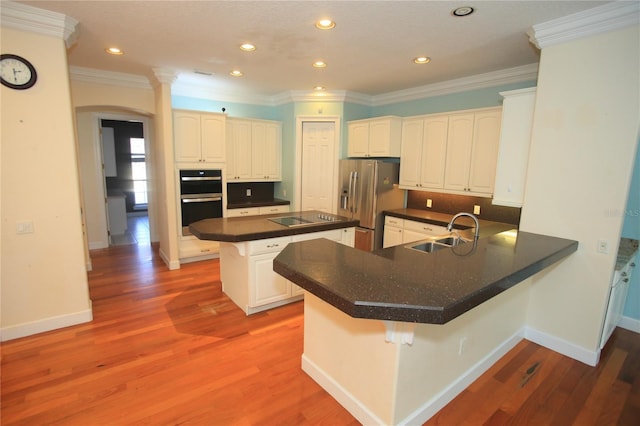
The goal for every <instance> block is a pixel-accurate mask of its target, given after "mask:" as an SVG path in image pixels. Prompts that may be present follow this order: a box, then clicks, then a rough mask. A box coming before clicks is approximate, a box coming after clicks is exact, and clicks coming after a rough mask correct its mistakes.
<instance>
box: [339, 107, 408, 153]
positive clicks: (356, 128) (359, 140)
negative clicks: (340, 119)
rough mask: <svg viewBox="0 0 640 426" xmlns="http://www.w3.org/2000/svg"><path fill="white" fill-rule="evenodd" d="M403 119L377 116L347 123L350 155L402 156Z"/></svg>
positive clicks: (348, 151)
mask: <svg viewBox="0 0 640 426" xmlns="http://www.w3.org/2000/svg"><path fill="white" fill-rule="evenodd" d="M401 134H402V119H401V118H400V117H392V116H387V117H377V118H371V119H366V120H356V121H350V122H348V123H347V135H348V136H347V141H348V142H347V143H348V148H347V155H348V156H349V157H400V140H401Z"/></svg>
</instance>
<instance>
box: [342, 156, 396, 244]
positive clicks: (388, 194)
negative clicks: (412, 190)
mask: <svg viewBox="0 0 640 426" xmlns="http://www.w3.org/2000/svg"><path fill="white" fill-rule="evenodd" d="M399 172H400V164H398V163H392V162H385V161H382V160H349V159H348V160H340V180H339V185H340V186H339V188H338V190H339V194H340V195H339V196H340V199H339V201H338V214H339V215H340V216H347V217H349V218H353V219H357V220H359V221H360V227H359V228H356V248H359V249H361V250H367V251H371V250H375V249H379V248H381V247H382V233H383V226H384V217H383V215H382V212H383V211H384V210H393V209H401V208H403V207H404V202H405V201H404V198H405V191H404V190H401V189H399V188H398V175H399Z"/></svg>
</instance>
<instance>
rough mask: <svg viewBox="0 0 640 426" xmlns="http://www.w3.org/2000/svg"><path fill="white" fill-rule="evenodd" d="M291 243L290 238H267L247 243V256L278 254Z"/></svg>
mask: <svg viewBox="0 0 640 426" xmlns="http://www.w3.org/2000/svg"><path fill="white" fill-rule="evenodd" d="M290 242H291V237H280V238H269V239H266V240H257V241H251V242H249V254H250V255H253V254H261V253H272V252H279V251H280V250H282V249H283V248H285V247H286V245H287V244H289V243H290Z"/></svg>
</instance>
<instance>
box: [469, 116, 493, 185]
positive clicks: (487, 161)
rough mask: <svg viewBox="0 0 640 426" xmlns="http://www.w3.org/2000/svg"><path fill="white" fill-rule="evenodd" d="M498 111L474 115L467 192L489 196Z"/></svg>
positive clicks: (491, 183)
mask: <svg viewBox="0 0 640 426" xmlns="http://www.w3.org/2000/svg"><path fill="white" fill-rule="evenodd" d="M500 117H501V114H500V110H499V109H496V110H492V111H486V112H480V113H477V114H475V119H474V123H473V145H472V148H471V166H470V169H469V190H470V191H471V192H482V193H485V194H491V193H492V192H493V185H494V183H495V178H496V165H497V161H498V146H499V144H500Z"/></svg>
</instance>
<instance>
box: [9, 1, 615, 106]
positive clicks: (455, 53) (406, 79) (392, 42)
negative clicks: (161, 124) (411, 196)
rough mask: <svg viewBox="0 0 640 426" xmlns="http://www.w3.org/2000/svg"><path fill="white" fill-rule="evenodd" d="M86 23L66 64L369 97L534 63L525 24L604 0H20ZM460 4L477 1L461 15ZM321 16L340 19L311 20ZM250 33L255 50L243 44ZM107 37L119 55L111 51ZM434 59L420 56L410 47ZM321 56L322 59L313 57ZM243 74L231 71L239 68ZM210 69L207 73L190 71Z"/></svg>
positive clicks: (258, 89)
mask: <svg viewBox="0 0 640 426" xmlns="http://www.w3.org/2000/svg"><path fill="white" fill-rule="evenodd" d="M20 3H25V4H28V5H31V6H35V7H39V8H42V9H47V10H50V11H55V12H60V13H63V14H65V15H67V16H70V17H72V18H74V19H75V20H77V21H78V22H79V24H78V27H77V31H78V39H77V42H76V43H75V44H74V45H73V46H72V47H71V48H70V50H69V64H70V65H72V66H77V67H85V68H93V69H99V70H105V71H116V72H121V73H128V74H136V75H143V76H147V77H152V76H153V71H152V70H153V69H154V68H161V69H165V70H169V71H174V72H177V73H178V75H179V76H180V78H182V79H187V80H191V81H193V82H196V83H198V84H202V85H203V86H206V87H210V88H214V89H217V90H220V92H221V93H222V92H224V93H236V94H243V95H256V96H274V95H278V94H280V93H283V92H286V91H292V90H295V91H311V90H312V89H313V87H315V86H318V85H320V86H323V87H325V88H326V89H327V90H328V91H333V90H336V91H337V90H348V91H352V92H357V93H361V94H365V95H369V96H374V95H380V94H385V93H391V92H395V91H399V90H405V89H409V88H414V87H420V86H425V85H429V84H434V83H438V82H442V81H447V80H452V79H456V78H462V77H468V76H473V75H477V74H482V73H487V72H492V71H498V70H503V69H507V68H512V67H517V66H522V65H528V64H532V63H536V62H538V60H539V51H538V50H537V49H536V48H535V47H534V46H533V45H532V44H531V43H530V42H529V38H528V36H527V34H526V32H527V30H529V29H530V28H531V26H532V25H534V24H538V23H542V22H547V21H550V20H553V19H555V18H558V17H562V16H566V15H570V14H573V13H576V12H579V11H582V10H585V9H589V8H593V7H596V6H599V5H601V4H603V3H608V2H606V1H479V0H469V1H210V0H209V1H206V0H205V1H77V0H76V1H50V0H47V1H20ZM458 6H472V7H473V8H475V12H474V13H473V14H472V15H470V16H467V17H454V16H452V14H451V11H452V10H453V9H454V8H455V7H458ZM324 17H329V18H331V19H333V20H334V21H335V22H336V23H337V24H336V27H335V28H334V29H332V30H319V29H317V28H315V26H314V23H315V21H316V20H318V19H320V18H324ZM245 42H251V43H253V44H255V45H256V46H257V49H256V50H255V51H254V52H250V53H248V52H243V51H241V50H240V49H239V45H240V44H242V43H245ZM109 46H117V47H119V48H121V49H122V50H123V51H124V52H125V54H124V55H122V56H112V55H107V54H106V53H105V51H104V49H105V48H107V47H109ZM421 55H424V56H428V57H430V58H431V62H430V63H428V64H425V65H416V64H414V63H413V58H415V57H416V56H421ZM317 60H323V61H325V62H326V63H327V67H326V68H323V69H316V68H313V67H312V63H313V62H315V61H317ZM236 68H237V69H240V70H242V71H243V72H244V76H243V77H239V78H238V77H232V76H230V75H229V72H230V71H231V70H232V69H236ZM195 70H197V71H200V72H206V73H211V74H212V75H210V76H203V75H200V74H196V73H194V71H195Z"/></svg>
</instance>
